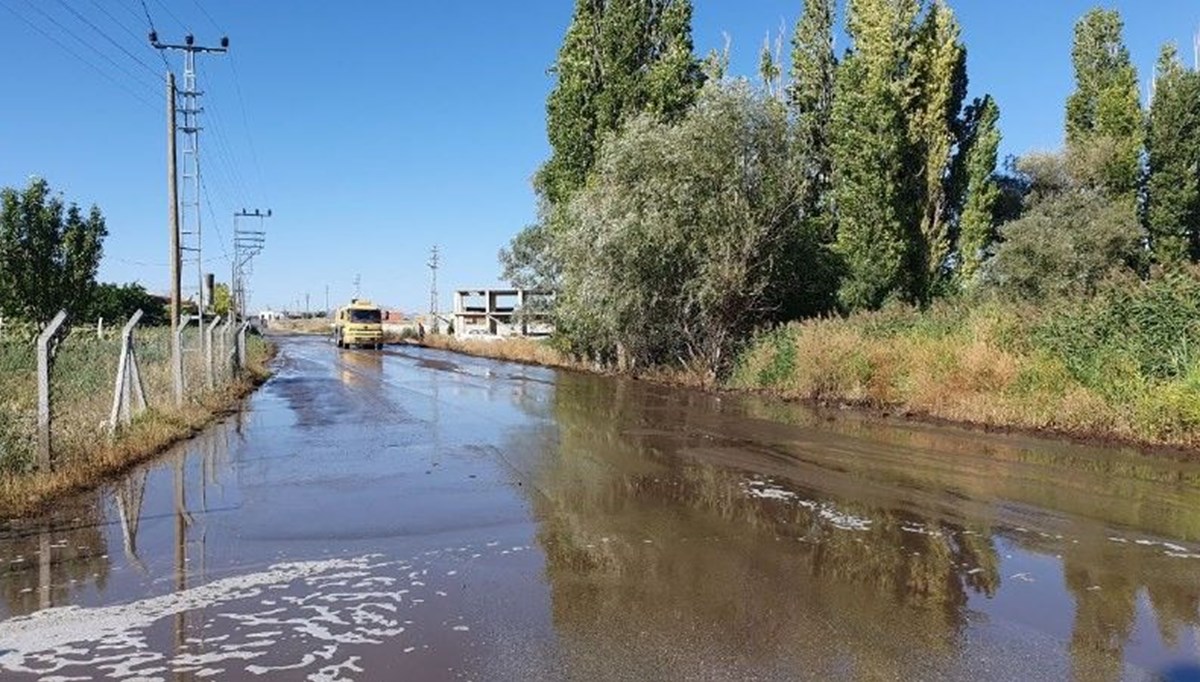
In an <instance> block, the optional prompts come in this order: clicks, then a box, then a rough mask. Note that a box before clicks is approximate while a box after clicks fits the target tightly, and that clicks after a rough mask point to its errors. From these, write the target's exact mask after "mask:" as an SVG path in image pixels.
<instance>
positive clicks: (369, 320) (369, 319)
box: [350, 310, 380, 324]
mask: <svg viewBox="0 0 1200 682" xmlns="http://www.w3.org/2000/svg"><path fill="white" fill-rule="evenodd" d="M379 320H380V316H379V311H378V310H351V311H350V321H351V322H353V323H355V324H379Z"/></svg>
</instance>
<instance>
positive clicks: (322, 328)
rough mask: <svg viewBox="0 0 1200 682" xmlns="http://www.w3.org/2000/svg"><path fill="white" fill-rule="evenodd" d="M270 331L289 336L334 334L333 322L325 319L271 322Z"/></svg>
mask: <svg viewBox="0 0 1200 682" xmlns="http://www.w3.org/2000/svg"><path fill="white" fill-rule="evenodd" d="M270 329H271V331H273V332H285V333H288V334H312V335H322V334H332V333H333V320H330V319H328V318H324V317H314V318H312V319H308V320H271V323H270Z"/></svg>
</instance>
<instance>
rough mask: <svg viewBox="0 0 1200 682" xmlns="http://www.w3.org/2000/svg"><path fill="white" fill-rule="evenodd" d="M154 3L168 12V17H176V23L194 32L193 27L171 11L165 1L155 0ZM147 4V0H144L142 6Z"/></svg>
mask: <svg viewBox="0 0 1200 682" xmlns="http://www.w3.org/2000/svg"><path fill="white" fill-rule="evenodd" d="M154 4H156V5H158V6H159V7H161V8H162V11H164V12H166V13H167V16H168V17H171V18H172V19H174V20H175V23H177V24H179V26H180V28H182V29H183V30H185V31H187V32H188V33H191V32H192V28H191V27H190V26H188V25H187V24H185V23H184V22H183V20H182V19H180V18H179V17H177V16H175V13H174V12H172V11H171V8H170V7H167V6H166V4H165V3H163V1H162V0H154ZM145 5H146V0H142V6H143V7H144V6H145Z"/></svg>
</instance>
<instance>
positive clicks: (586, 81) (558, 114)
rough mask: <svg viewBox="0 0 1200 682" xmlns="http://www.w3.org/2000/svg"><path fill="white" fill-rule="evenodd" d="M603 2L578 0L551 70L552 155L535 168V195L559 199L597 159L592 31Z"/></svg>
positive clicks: (549, 120)
mask: <svg viewBox="0 0 1200 682" xmlns="http://www.w3.org/2000/svg"><path fill="white" fill-rule="evenodd" d="M603 6H604V3H603V2H602V0H576V2H575V13H574V15H573V16H572V17H571V25H570V26H569V27H568V28H567V35H566V37H564V38H563V44H562V47H561V48H559V51H558V60H557V61H556V62H555V64H554V67H553V69H551V73H553V74H554V77H555V79H556V83H555V85H554V90H553V91H552V92H551V93H550V96H549V98H548V99H547V100H546V135H547V137H548V138H549V140H550V148H551V150H552V154H551V156H550V159H549V160H548V161H547V162H546V163H545V165H543V166H542V168H541V169H540V170H539V171H538V175H537V178H536V179H535V185H536V188H537V190H538V193H539V194H541V195H542V196H543V197H545V198H546V200H548V201H549V202H550V203H552V204H553V203H558V202H560V201H562V200H563V199H565V198H566V197H567V196H569V195H570V193H571V192H573V191H574V190H575V189H577V188H578V187H580V186H582V185H583V182H584V179H585V178H586V177H587V173H588V171H589V170H590V169H591V167H592V164H593V163H594V162H595V158H596V142H595V141H596V137H597V135H599V132H600V131H599V113H598V111H597V106H596V97H597V95H598V93H599V91H600V89H601V86H602V81H601V74H600V68H599V67H600V65H599V64H598V63H597V60H596V59H595V56H594V55H595V47H594V44H593V43H594V41H595V35H596V31H597V28H598V21H599V18H600V14H601V12H602V11H603Z"/></svg>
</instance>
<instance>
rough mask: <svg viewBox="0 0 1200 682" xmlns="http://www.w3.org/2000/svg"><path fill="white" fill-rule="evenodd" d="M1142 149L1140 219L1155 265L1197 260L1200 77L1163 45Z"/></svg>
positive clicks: (1199, 238)
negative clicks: (1144, 176) (1145, 171)
mask: <svg viewBox="0 0 1200 682" xmlns="http://www.w3.org/2000/svg"><path fill="white" fill-rule="evenodd" d="M1156 76H1157V78H1156V80H1155V87H1154V101H1153V102H1152V103H1151V106H1150V122H1149V133H1148V135H1147V140H1146V146H1147V150H1148V159H1149V161H1148V162H1149V180H1148V186H1147V188H1146V219H1147V227H1148V228H1149V231H1150V239H1151V246H1152V247H1153V249H1154V256H1155V258H1156V259H1157V260H1158V261H1159V262H1164V263H1170V262H1179V261H1185V260H1189V259H1190V260H1197V259H1200V72H1196V71H1189V70H1188V69H1187V68H1186V67H1184V65H1183V64H1182V63H1181V62H1180V61H1179V54H1178V50H1177V49H1176V48H1175V46H1174V45H1167V46H1165V47H1164V48H1163V50H1162V55H1161V56H1160V57H1159V60H1158V70H1157V74H1156Z"/></svg>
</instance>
